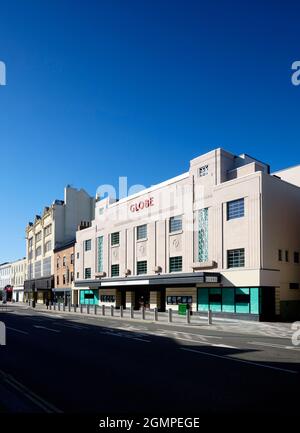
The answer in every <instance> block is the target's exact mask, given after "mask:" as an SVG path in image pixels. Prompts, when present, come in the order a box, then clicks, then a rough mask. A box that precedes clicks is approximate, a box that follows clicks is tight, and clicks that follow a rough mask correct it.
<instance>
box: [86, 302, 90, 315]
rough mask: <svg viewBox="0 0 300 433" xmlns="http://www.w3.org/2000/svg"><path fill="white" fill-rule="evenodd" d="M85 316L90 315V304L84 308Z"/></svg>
mask: <svg viewBox="0 0 300 433" xmlns="http://www.w3.org/2000/svg"><path fill="white" fill-rule="evenodd" d="M86 314H90V304H87V306H86Z"/></svg>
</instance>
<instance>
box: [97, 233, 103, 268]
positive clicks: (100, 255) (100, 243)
mask: <svg viewBox="0 0 300 433" xmlns="http://www.w3.org/2000/svg"><path fill="white" fill-rule="evenodd" d="M98 272H103V236H100V237H99V238H98Z"/></svg>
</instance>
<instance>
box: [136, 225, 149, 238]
mask: <svg viewBox="0 0 300 433" xmlns="http://www.w3.org/2000/svg"><path fill="white" fill-rule="evenodd" d="M136 238H137V240H138V241H139V240H141V239H146V238H147V224H143V225H142V226H138V227H137V228H136Z"/></svg>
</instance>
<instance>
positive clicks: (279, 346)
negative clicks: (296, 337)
mask: <svg viewBox="0 0 300 433" xmlns="http://www.w3.org/2000/svg"><path fill="white" fill-rule="evenodd" d="M248 344H253V345H254V346H256V345H257V346H266V347H275V348H276V349H288V350H296V351H298V352H299V351H300V349H297V348H296V347H294V346H285V345H283V344H276V343H263V342H260V341H248Z"/></svg>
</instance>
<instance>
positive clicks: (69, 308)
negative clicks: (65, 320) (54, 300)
mask: <svg viewBox="0 0 300 433" xmlns="http://www.w3.org/2000/svg"><path fill="white" fill-rule="evenodd" d="M68 311H69V313H70V312H71V303H70V302H69V304H68Z"/></svg>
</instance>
